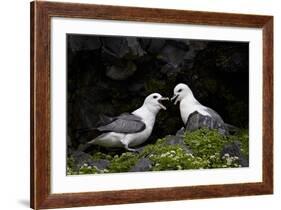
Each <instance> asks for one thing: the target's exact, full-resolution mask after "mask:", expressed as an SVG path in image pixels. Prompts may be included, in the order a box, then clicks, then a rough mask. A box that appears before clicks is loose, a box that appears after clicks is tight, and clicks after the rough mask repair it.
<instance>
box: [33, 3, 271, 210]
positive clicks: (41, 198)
mask: <svg viewBox="0 0 281 210" xmlns="http://www.w3.org/2000/svg"><path fill="white" fill-rule="evenodd" d="M52 17H67V18H88V19H107V20H126V21H143V22H157V23H180V24H199V25H217V26H234V27H250V28H261V29H262V31H263V32H262V33H263V180H262V182H257V183H245V184H225V185H208V186H191V187H184V186H183V187H171V188H151V189H141V190H121V191H105V192H81V193H65V194H51V191H50V129H51V128H50V120H51V117H52V116H51V115H50V108H51V106H50V30H51V28H50V21H51V18H52ZM272 193H273V17H272V16H259V15H245V14H230V13H214V12H197V11H183V10H166V9H150V8H134V7H117V6H101V5H91V4H73V3H55V2H43V1H35V2H32V3H31V195H30V199H31V202H30V203H31V207H32V208H34V209H42V208H43V209H45V208H59V207H78V206H90V205H105V204H124V203H138V202H153V201H169V200H183V199H199V198H214V197H228V196H242V195H259V194H272Z"/></svg>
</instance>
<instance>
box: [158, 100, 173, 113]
mask: <svg viewBox="0 0 281 210" xmlns="http://www.w3.org/2000/svg"><path fill="white" fill-rule="evenodd" d="M169 100H170V99H169V98H165V97H162V98H160V99H158V103H159V106H160V107H161V108H162V109H164V110H166V109H167V108H166V107H165V106H164V105H163V104H162V103H161V102H162V101H169Z"/></svg>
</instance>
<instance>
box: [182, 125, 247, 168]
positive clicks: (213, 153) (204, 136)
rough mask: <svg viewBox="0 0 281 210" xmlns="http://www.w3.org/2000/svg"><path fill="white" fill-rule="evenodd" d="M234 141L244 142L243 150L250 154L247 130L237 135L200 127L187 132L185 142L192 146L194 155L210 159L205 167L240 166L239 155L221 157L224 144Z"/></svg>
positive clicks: (245, 153)
mask: <svg viewBox="0 0 281 210" xmlns="http://www.w3.org/2000/svg"><path fill="white" fill-rule="evenodd" d="M234 141H240V142H241V143H242V147H241V150H242V152H243V154H244V155H245V156H248V144H249V137H248V133H247V131H241V132H239V133H238V134H236V135H229V136H225V135H222V134H220V133H218V132H217V131H216V130H208V129H199V130H196V131H194V132H186V133H185V136H184V142H185V143H186V144H187V145H188V146H189V147H190V148H191V150H192V151H193V154H194V156H196V157H201V158H202V159H203V160H205V161H208V165H207V166H206V167H205V168H226V167H239V164H238V162H239V160H238V158H237V157H229V156H227V155H226V156H225V157H223V158H221V157H220V152H221V151H222V149H223V146H224V145H226V144H230V143H232V142H234Z"/></svg>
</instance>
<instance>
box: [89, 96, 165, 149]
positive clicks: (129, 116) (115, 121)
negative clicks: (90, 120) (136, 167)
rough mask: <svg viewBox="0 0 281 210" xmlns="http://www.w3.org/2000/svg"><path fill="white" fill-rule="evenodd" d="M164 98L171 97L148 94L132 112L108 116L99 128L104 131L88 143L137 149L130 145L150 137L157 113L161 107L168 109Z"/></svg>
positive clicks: (135, 144)
mask: <svg viewBox="0 0 281 210" xmlns="http://www.w3.org/2000/svg"><path fill="white" fill-rule="evenodd" d="M163 100H169V98H164V97H162V96H161V95H160V94H159V93H153V94H150V95H149V96H147V97H146V98H145V100H144V103H143V105H142V106H141V107H140V108H138V109H137V110H135V111H133V112H132V113H123V114H121V115H119V116H117V117H107V118H106V120H105V121H106V124H105V125H103V126H99V127H98V128H97V130H99V131H101V132H103V133H102V134H101V135H99V136H98V137H96V138H95V139H93V140H91V141H90V142H88V144H94V145H100V146H103V147H111V148H116V147H117V148H118V147H119V148H120V147H121V148H122V147H123V148H125V149H127V150H129V151H136V150H135V149H133V148H130V147H134V146H137V145H140V144H142V143H144V142H145V141H146V140H147V139H148V137H149V136H150V134H151V132H152V129H153V127H154V123H155V118H156V115H157V114H158V112H159V111H160V109H164V110H166V107H165V106H164V105H163V104H162V103H161V101H163Z"/></svg>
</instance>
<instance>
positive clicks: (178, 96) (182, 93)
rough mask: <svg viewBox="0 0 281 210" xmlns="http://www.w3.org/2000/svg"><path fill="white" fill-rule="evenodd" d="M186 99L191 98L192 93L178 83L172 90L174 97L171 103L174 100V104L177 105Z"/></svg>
mask: <svg viewBox="0 0 281 210" xmlns="http://www.w3.org/2000/svg"><path fill="white" fill-rule="evenodd" d="M186 97H193V93H192V91H191V89H190V88H189V87H188V86H187V85H186V84H183V83H180V84H178V85H177V86H176V87H175V88H174V96H173V97H172V98H171V101H173V100H175V102H174V104H177V103H178V102H180V101H181V100H183V99H184V98H186Z"/></svg>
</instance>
